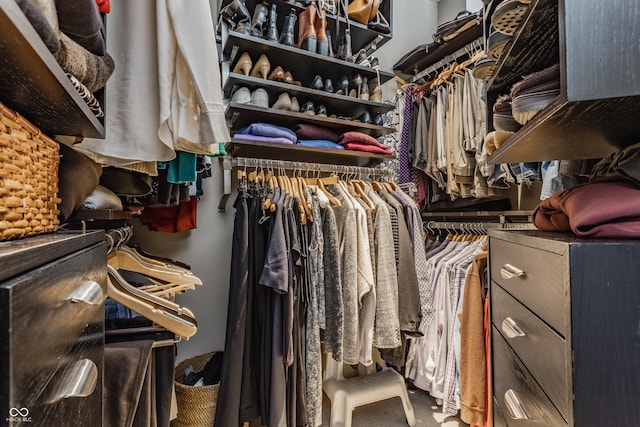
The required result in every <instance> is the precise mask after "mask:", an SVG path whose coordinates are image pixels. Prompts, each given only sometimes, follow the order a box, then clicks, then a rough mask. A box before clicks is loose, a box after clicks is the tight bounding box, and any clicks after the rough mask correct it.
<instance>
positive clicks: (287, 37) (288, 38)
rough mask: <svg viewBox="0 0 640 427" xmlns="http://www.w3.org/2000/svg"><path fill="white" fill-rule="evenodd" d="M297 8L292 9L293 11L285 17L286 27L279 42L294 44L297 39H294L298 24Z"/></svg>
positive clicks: (287, 44)
mask: <svg viewBox="0 0 640 427" xmlns="http://www.w3.org/2000/svg"><path fill="white" fill-rule="evenodd" d="M296 19H297V16H296V10H295V9H291V12H290V13H289V14H288V15H287V16H285V18H284V27H283V28H282V32H281V33H280V39H278V42H279V43H280V44H283V45H285V46H293V45H294V44H295V41H294V39H293V30H294V28H295V26H296Z"/></svg>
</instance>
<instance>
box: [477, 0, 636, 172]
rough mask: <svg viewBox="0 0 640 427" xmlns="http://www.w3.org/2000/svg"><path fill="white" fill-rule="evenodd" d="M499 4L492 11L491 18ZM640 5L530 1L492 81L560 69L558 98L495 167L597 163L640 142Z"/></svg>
mask: <svg viewBox="0 0 640 427" xmlns="http://www.w3.org/2000/svg"><path fill="white" fill-rule="evenodd" d="M499 3H501V2H500V1H499V0H493V1H492V2H491V4H490V6H489V7H488V13H487V15H488V18H487V21H489V22H490V20H491V14H492V13H493V10H495V7H496V5H497V4H499ZM638 14H640V3H638V2H637V1H636V0H612V1H608V2H602V1H599V0H532V1H531V3H530V5H529V10H528V11H527V13H526V14H525V16H524V18H523V20H522V21H521V23H520V26H519V27H518V29H517V30H516V33H515V34H514V36H513V38H512V40H511V41H510V42H508V44H507V45H506V46H505V49H504V52H503V53H502V55H501V56H500V58H499V60H498V63H497V71H496V74H495V76H494V77H493V79H492V81H491V84H490V89H489V90H490V91H491V92H492V93H493V94H494V95H493V99H495V97H496V96H497V94H500V93H507V92H508V90H509V88H510V86H511V85H512V84H513V83H515V82H517V81H518V80H519V79H521V78H522V76H524V75H527V74H530V73H533V72H536V71H540V70H542V69H544V68H546V67H548V66H550V65H552V64H554V63H559V64H560V77H561V91H560V95H559V96H558V97H557V98H556V99H555V100H554V101H553V102H552V103H551V104H550V105H549V106H548V107H547V108H545V109H544V110H542V111H540V112H539V113H538V114H537V115H536V116H535V117H534V118H533V119H532V120H531V121H529V122H528V123H527V124H526V125H524V126H523V127H522V129H520V130H519V131H518V132H516V133H515V134H514V135H513V136H512V137H511V138H509V139H508V140H507V141H506V142H505V143H504V144H502V145H501V146H500V148H498V149H497V150H496V151H495V152H494V153H493V154H492V155H491V156H490V158H489V161H490V162H491V163H513V162H531V161H544V160H569V159H589V158H600V157H604V156H606V155H607V154H609V153H611V152H613V151H615V150H616V149H617V148H619V147H623V146H627V145H631V144H634V143H636V142H638V141H639V140H640V121H638V120H637V117H638V115H639V114H640V96H639V95H640V71H639V70H640V55H638V40H639V39H640V27H639V26H638V25H637V16H638Z"/></svg>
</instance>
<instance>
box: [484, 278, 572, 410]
mask: <svg viewBox="0 0 640 427" xmlns="http://www.w3.org/2000/svg"><path fill="white" fill-rule="evenodd" d="M491 318H492V320H493V324H494V326H495V327H496V329H498V330H499V331H500V333H501V334H502V336H503V338H505V339H506V341H507V342H508V343H509V345H510V346H511V348H512V349H513V350H514V351H515V352H516V354H517V355H518V357H520V359H521V360H522V362H523V363H524V364H525V366H526V367H527V369H528V370H529V372H531V374H532V375H533V377H534V378H535V379H536V380H537V381H538V383H539V384H540V386H541V387H542V389H543V390H544V391H545V393H546V394H547V396H549V399H551V401H552V402H553V404H554V405H555V406H556V408H558V410H559V411H560V413H561V414H562V415H563V417H564V418H565V419H569V389H570V384H569V375H570V373H569V371H568V370H569V366H570V362H571V361H570V360H567V355H568V353H567V352H568V350H567V343H566V341H565V340H564V339H563V338H562V337H561V336H560V335H558V334H557V333H556V332H555V331H554V330H553V329H551V328H550V327H549V326H547V325H546V324H545V323H544V322H543V321H542V320H540V319H539V318H538V317H537V316H536V315H534V314H533V313H532V312H531V311H529V310H528V309H527V308H526V307H524V306H523V305H522V304H520V303H519V302H518V301H517V300H515V299H514V298H513V297H512V296H511V295H509V294H508V293H507V292H506V291H505V290H504V289H502V288H501V287H500V286H498V285H496V284H495V283H492V284H491Z"/></svg>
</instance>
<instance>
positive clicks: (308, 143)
mask: <svg viewBox="0 0 640 427" xmlns="http://www.w3.org/2000/svg"><path fill="white" fill-rule="evenodd" d="M298 145H302V146H303V147H319V148H332V149H334V150H344V147H343V146H342V145H340V144H336V143H335V142H332V141H327V140H326V139H304V140H303V139H299V140H298Z"/></svg>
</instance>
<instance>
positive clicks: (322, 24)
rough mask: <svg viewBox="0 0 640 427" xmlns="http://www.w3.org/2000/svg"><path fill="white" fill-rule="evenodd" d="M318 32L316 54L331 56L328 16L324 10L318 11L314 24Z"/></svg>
mask: <svg viewBox="0 0 640 427" xmlns="http://www.w3.org/2000/svg"><path fill="white" fill-rule="evenodd" d="M314 29H315V31H316V53H317V54H319V55H324V56H329V36H328V35H327V14H326V12H325V11H324V9H322V8H321V9H318V15H317V16H316V20H315V23H314Z"/></svg>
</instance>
